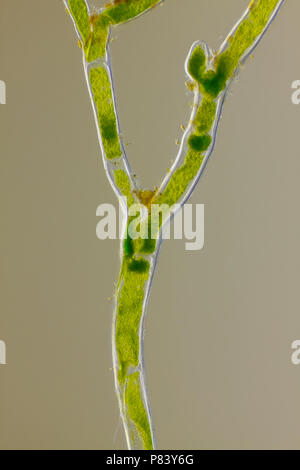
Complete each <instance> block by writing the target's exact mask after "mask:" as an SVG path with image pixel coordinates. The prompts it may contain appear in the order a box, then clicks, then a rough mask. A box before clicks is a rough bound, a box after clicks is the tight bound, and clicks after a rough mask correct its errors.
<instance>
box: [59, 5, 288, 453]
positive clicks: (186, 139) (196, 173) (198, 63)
mask: <svg viewBox="0 0 300 470" xmlns="http://www.w3.org/2000/svg"><path fill="white" fill-rule="evenodd" d="M183 1H184V0H183ZM162 3H163V2H162V1H161V0H115V1H112V2H111V3H108V4H107V5H106V6H105V7H104V8H102V9H100V10H96V9H95V8H94V9H93V10H92V9H91V7H90V5H89V2H88V1H87V0H64V4H65V6H66V9H67V11H68V13H69V14H70V16H71V18H72V20H73V23H74V26H75V30H76V33H77V36H78V41H79V45H80V47H81V48H82V52H83V66H84V72H85V76H86V80H87V84H88V89H89V93H90V97H91V102H92V106H93V110H94V115H95V121H96V126H97V132H98V138H99V143H100V147H101V152H102V157H103V163H104V167H105V170H106V174H107V177H108V179H109V181H110V183H111V186H112V188H113V190H114V191H115V193H116V195H117V197H118V198H119V199H120V201H121V202H122V209H123V220H124V231H123V237H122V240H121V250H120V254H121V270H120V276H119V281H118V285H117V291H116V296H115V298H116V305H115V310H114V316H113V333H112V342H113V367H114V376H115V386H116V392H117V396H118V401H119V406H120V413H121V417H122V421H123V424H124V429H125V434H126V439H127V444H128V448H129V449H145V450H151V449H154V448H155V447H156V444H155V436H154V431H153V424H152V419H151V413H150V407H149V402H148V398H147V393H146V385H145V368H144V354H143V339H144V320H145V314H146V310H147V304H148V299H149V293H150V289H151V283H152V279H153V275H154V271H155V266H156V261H157V257H158V252H159V249H160V246H161V242H162V230H163V227H165V226H166V224H168V223H169V222H170V220H171V218H172V217H173V216H174V212H175V210H178V208H181V207H182V206H183V204H184V203H185V202H186V201H187V200H188V198H189V197H190V196H191V194H192V192H193V190H194V189H195V186H196V185H197V183H198V181H199V179H200V177H201V175H202V173H203V171H204V168H205V166H206V164H207V161H208V159H209V157H210V156H211V154H212V152H213V149H214V145H215V140H216V133H217V129H218V124H219V120H220V116H221V113H222V108H223V104H224V100H225V97H226V95H227V91H228V88H229V86H230V85H231V83H232V81H233V79H234V77H235V76H236V75H237V73H238V71H239V69H240V67H241V65H242V64H243V63H244V62H245V61H246V59H247V58H248V57H249V55H250V54H251V53H252V51H253V50H254V49H255V47H256V46H257V45H258V43H259V42H260V40H261V39H262V37H263V36H264V34H265V33H266V31H267V29H268V28H269V26H270V25H271V23H272V22H273V20H274V18H275V17H276V15H277V13H278V11H279V9H280V8H281V6H282V5H283V3H284V0H252V1H251V2H250V5H249V6H248V8H247V10H246V11H245V13H244V14H243V15H242V17H241V18H240V20H239V21H238V22H237V23H236V24H235V26H234V27H233V28H232V30H231V31H230V33H229V34H228V36H227V38H226V39H225V41H224V42H223V44H222V45H221V47H220V49H219V50H218V51H217V52H213V51H212V50H211V49H210V48H209V47H208V46H207V45H206V44H205V43H204V42H200V41H197V42H195V43H194V44H193V45H192V47H191V50H190V52H189V54H188V56H187V59H186V62H185V71H186V75H187V78H188V82H187V83H188V86H189V88H190V89H191V90H192V91H193V93H194V106H193V110H192V114H191V117H190V120H189V123H188V125H187V127H186V130H185V132H184V134H183V136H182V140H181V144H180V148H179V152H178V155H177V157H176V159H175V161H174V163H173V165H172V167H171V169H170V171H169V172H168V173H167V174H166V176H165V178H164V180H163V181H162V183H161V185H160V186H159V187H158V188H156V189H155V190H153V191H150V190H143V189H141V188H138V187H136V183H135V178H134V176H133V173H132V170H131V168H130V166H129V163H128V159H127V155H126V152H125V148H124V145H123V141H122V138H121V132H120V125H119V118H118V112H117V106H116V100H115V93H114V86H113V78H112V70H111V63H110V47H109V43H110V33H111V30H112V28H115V27H117V26H118V25H120V24H122V23H126V22H128V21H130V20H133V19H135V18H137V17H139V16H140V15H142V14H144V13H146V12H148V11H150V10H151V9H152V8H154V7H156V6H158V5H159V4H162ZM224 3H226V2H224ZM224 7H225V8H226V6H224ZM200 8H201V1H199V9H200ZM128 27H130V26H128ZM125 201H126V202H125ZM136 203H140V204H142V205H143V207H144V208H145V209H146V214H147V215H146V217H144V219H143V220H142V221H141V222H140V223H141V231H143V227H144V230H148V227H149V226H151V210H152V208H153V207H154V205H158V204H164V205H165V206H167V207H169V210H168V211H167V212H165V213H164V215H163V217H162V218H161V220H160V222H159V224H158V225H157V227H156V230H154V233H153V231H151V234H147V235H148V237H146V236H145V237H141V238H139V239H133V238H131V237H130V234H129V232H128V226H129V223H130V222H132V219H133V216H131V215H130V208H131V207H132V206H133V205H134V204H136ZM153 210H154V209H153Z"/></svg>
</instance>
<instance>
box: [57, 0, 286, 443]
mask: <svg viewBox="0 0 300 470" xmlns="http://www.w3.org/2000/svg"><path fill="white" fill-rule="evenodd" d="M63 1H64V4H65V6H66V7H67V9H69V8H68V7H69V1H68V0H63ZM284 2H285V0H281V1H280V2H279V3H278V4H277V6H276V8H275V9H274V11H273V13H272V15H271V16H270V18H269V21H268V23H267V24H266V26H265V28H264V29H263V31H262V33H261V34H260V35H259V36H258V37H257V38H256V40H255V41H254V43H253V44H252V45H251V47H250V48H249V49H248V50H247V51H246V52H245V53H244V55H243V56H242V58H241V60H240V62H239V66H240V65H241V64H243V63H244V62H245V60H246V59H247V58H248V57H249V55H250V54H251V53H252V52H253V50H254V49H255V47H256V46H257V45H258V44H259V42H260V41H261V39H262V37H263V36H264V34H265V33H266V31H267V29H268V28H269V26H270V25H271V23H272V22H273V20H274V19H275V17H276V15H277V13H278V11H279V9H280V8H281V6H282V5H283V3H284ZM86 4H87V6H88V10H89V13H90V14H91V9H90V7H89V4H88V1H87V0H86ZM250 11H251V4H250V6H249V7H248V8H247V10H246V11H245V13H244V14H243V15H242V17H241V18H240V20H239V21H238V22H237V23H236V24H235V26H234V27H233V28H232V30H231V31H230V33H229V34H228V36H227V37H226V39H225V41H224V42H223V43H222V45H221V47H220V49H219V51H218V53H217V54H220V53H222V52H224V51H225V50H226V49H227V47H229V45H230V39H231V37H232V35H233V34H234V33H235V31H236V30H237V29H238V27H239V25H240V24H241V22H242V21H243V20H245V19H247V17H248V15H249V13H250ZM73 23H74V27H75V29H76V32H77V35H78V38H79V39H80V40H81V39H82V38H81V36H80V33H79V31H78V29H77V27H76V23H75V21H74V19H73ZM199 44H201V45H202V48H203V49H204V50H205V53H206V57H207V59H208V63H209V64H210V66H211V68H213V60H214V57H215V55H214V54H213V52H212V51H211V50H210V49H209V47H208V46H207V45H206V44H205V43H204V42H200V41H197V42H195V43H194V44H193V45H192V47H191V50H190V52H189V54H188V57H187V59H186V62H185V71H186V75H187V77H188V79H189V80H190V81H192V82H194V83H196V82H195V81H194V79H193V78H192V77H191V76H190V74H189V72H188V63H189V59H190V57H191V55H192V53H193V51H194V49H195V48H196V47H197V46H198V45H199ZM99 65H103V66H105V68H106V70H107V72H108V75H109V79H110V84H111V90H112V97H113V104H114V109H115V113H116V117H117V130H118V135H119V136H120V125H119V119H118V112H117V107H116V101H115V93H114V87H113V80H112V72H111V63H110V51H109V47H108V46H107V48H106V55H105V58H104V59H101V60H96V61H94V62H90V63H88V62H87V61H86V58H85V55H84V54H83V66H84V71H85V77H86V81H87V85H88V89H89V94H90V98H91V102H92V106H93V111H94V115H95V122H96V127H97V133H98V139H99V144H100V147H101V152H102V157H103V163H104V168H105V171H106V174H107V177H108V179H109V181H110V184H111V186H112V188H113V190H114V192H115V193H116V195H117V197H118V199H119V201H120V203H121V207H122V211H123V226H122V228H123V235H122V240H121V261H122V259H123V256H124V253H123V245H124V243H123V242H124V240H125V238H126V235H127V224H128V207H127V205H126V203H124V198H123V197H122V194H121V192H120V190H119V188H118V186H117V185H116V182H115V179H114V171H115V170H117V169H122V170H124V171H125V172H126V174H127V176H128V178H129V181H130V184H131V187H132V189H133V190H135V191H134V192H133V197H134V199H135V201H136V202H138V199H137V197H136V190H137V188H136V184H135V180H134V178H133V176H132V171H131V168H130V166H129V163H128V159H127V156H126V152H125V149H124V146H123V144H122V139H119V140H120V144H121V150H122V155H121V157H120V158H117V159H114V160H112V161H110V160H108V159H107V158H106V155H105V150H104V145H103V141H102V136H101V131H100V128H99V123H98V118H97V108H96V104H95V101H94V98H93V94H92V90H91V83H90V80H89V72H90V69H91V68H93V67H97V66H99ZM238 68H239V67H238ZM238 68H237V69H236V71H235V73H234V74H233V75H232V77H231V78H230V79H229V80H228V82H227V85H226V88H225V89H224V90H223V92H221V93H220V95H219V96H218V98H216V100H215V103H216V105H217V111H216V115H215V119H214V123H213V125H212V127H211V131H210V132H209V135H210V137H211V138H212V140H211V144H210V146H209V148H208V149H207V150H206V152H205V153H204V158H203V161H202V164H201V166H200V168H199V171H198V172H197V174H196V176H195V178H193V179H192V181H191V182H190V184H189V185H188V187H187V189H186V191H185V192H184V193H183V194H182V195H181V197H180V198H179V200H178V201H176V205H174V210H172V209H171V210H170V212H169V215H168V216H167V217H166V219H165V221H164V223H163V226H162V227H161V229H160V232H159V235H158V239H157V243H156V249H155V251H154V252H153V253H151V254H150V255H146V256H145V255H143V257H144V258H145V259H147V260H148V261H149V262H150V271H149V274H148V279H147V281H146V283H145V285H144V292H143V296H144V297H143V309H142V314H141V316H140V324H139V334H138V336H139V363H138V366H137V367H136V369H135V370H134V371H131V372H130V373H132V372H135V371H137V372H139V383H140V393H141V399H142V401H143V404H144V407H145V411H146V414H147V419H148V423H149V426H150V430H151V438H152V447H153V448H154V449H155V448H156V440H155V434H154V426H153V423H152V417H151V411H150V405H149V400H148V397H147V388H146V379H145V366H144V335H145V317H146V311H147V306H148V301H149V295H150V290H151V285H152V281H153V277H154V273H155V268H156V263H157V259H158V254H159V250H160V247H161V243H162V233H163V230H164V228H165V227H166V225H167V224H168V223H169V222H170V220H171V219H172V218H173V216H174V215H175V213H176V212H177V211H178V210H180V209H181V208H182V207H183V205H184V204H185V202H186V201H187V200H188V199H189V197H190V196H191V194H192V193H193V191H194V189H195V187H196V185H197V183H198V181H199V179H200V177H201V176H202V174H203V172H204V169H205V167H206V164H207V162H208V160H209V158H210V156H211V154H212V152H213V149H214V145H215V141H216V134H217V130H218V125H219V121H220V117H221V114H222V109H223V104H224V100H225V98H226V95H227V92H228V89H229V87H230V85H231V83H232V81H233V79H234V77H235V75H236V73H237V71H238ZM201 100H202V97H201V95H200V93H199V87H198V86H195V87H194V106H193V110H192V113H191V117H190V121H189V125H188V127H187V129H186V130H185V132H184V134H183V136H182V140H181V144H180V148H179V152H178V154H177V157H176V159H175V161H174V163H173V165H172V167H171V169H170V171H169V172H168V174H167V175H166V177H165V178H164V180H163V181H162V183H161V186H160V187H159V191H158V192H159V193H160V194H163V192H164V190H165V189H166V187H167V185H168V183H169V182H170V180H171V178H172V176H173V175H174V173H175V172H176V170H177V169H178V168H180V166H181V165H182V163H183V162H184V158H185V155H186V152H187V148H188V144H187V141H188V138H189V136H190V135H191V134H192V132H193V122H194V119H195V116H196V113H197V110H198V109H199V106H200V104H201ZM121 289H122V281H121V282H120V283H119V286H118V289H117V294H116V305H115V309H114V315H113V327H112V345H113V369H114V378H115V388H116V392H117V397H118V401H119V407H120V414H121V418H122V421H123V425H124V430H125V435H126V440H127V445H128V448H129V449H143V448H144V447H143V445H142V444H143V443H142V442H141V443H140V445H139V444H138V443H137V441H136V440H133V439H132V433H131V430H130V419H129V417H128V413H127V411H126V403H124V384H121V383H120V381H119V379H118V370H119V364H118V355H117V345H116V321H117V307H118V298H119V293H120V291H121ZM128 374H129V372H128Z"/></svg>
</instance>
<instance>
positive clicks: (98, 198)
mask: <svg viewBox="0 0 300 470" xmlns="http://www.w3.org/2000/svg"><path fill="white" fill-rule="evenodd" d="M247 4H248V0H226V1H223V0H167V1H166V2H165V4H164V6H163V7H160V8H157V9H155V10H154V11H153V12H152V13H151V14H148V15H145V16H144V17H143V18H141V19H139V20H138V21H136V22H132V23H131V24H129V25H126V26H123V27H120V28H119V29H118V30H117V31H115V32H114V34H113V36H114V39H115V40H114V42H113V44H112V56H113V69H114V72H115V81H116V90H117V95H118V99H119V108H120V117H121V124H122V130H123V134H124V139H125V141H126V142H129V143H130V145H129V146H128V152H129V157H130V160H131V162H132V166H133V167H134V168H135V169H136V171H137V172H138V174H139V175H140V181H141V182H142V184H143V185H144V186H148V187H153V186H154V185H155V184H158V183H159V181H160V179H161V177H162V176H163V175H164V172H165V170H166V168H167V167H168V166H169V165H170V161H171V159H172V158H174V156H175V153H176V151H177V148H176V146H175V141H176V140H177V139H178V138H179V137H180V135H181V130H180V124H181V123H184V122H186V119H187V116H188V112H189V104H190V97H189V96H187V93H186V90H185V87H184V80H185V77H184V72H183V63H184V59H185V56H186V54H187V52H188V50H189V47H190V46H191V44H192V42H193V41H194V40H196V39H205V40H206V41H207V42H208V43H209V44H210V45H211V47H213V48H217V47H218V45H219V44H220V42H221V41H222V39H223V38H224V36H225V35H226V34H227V32H228V31H229V29H230V28H231V27H232V25H233V23H234V22H235V21H236V20H237V18H238V17H239V15H240V14H241V13H242V11H243V10H244V8H245V7H246V6H247ZM299 14H300V3H299V1H298V0H288V1H287V2H286V5H285V6H284V8H283V9H282V11H281V13H280V16H279V17H278V19H277V20H276V23H275V24H274V25H273V26H272V29H271V30H270V31H269V34H268V35H267V36H266V37H265V39H264V41H263V43H262V44H261V45H260V47H259V48H258V49H257V51H256V52H255V57H254V60H250V61H249V62H248V63H247V65H246V67H245V70H243V71H242V73H241V74H240V78H239V81H237V82H236V83H235V84H234V86H233V88H232V93H231V96H229V97H228V99H227V103H226V106H225V110H224V114H223V119H222V122H221V125H220V129H219V134H218V139H217V146H216V150H215V153H214V155H213V158H212V159H211V161H210V163H209V166H208V168H207V171H206V172H205V175H204V177H203V178H202V180H201V183H200V185H199V187H198V188H197V190H196V191H195V193H194V196H193V199H192V201H193V202H194V203H204V204H205V208H206V218H205V223H206V225H205V239H206V241H205V248H204V249H203V250H202V251H200V252H186V251H185V249H184V242H183V241H176V242H175V241H168V242H166V243H165V244H164V246H163V249H162V251H161V256H160V263H159V269H158V272H157V276H156V279H155V282H154V285H153V291H152V296H151V301H150V305H149V312H148V318H147V333H146V345H145V349H146V351H145V352H146V365H147V379H148V384H149V395H150V399H151V406H152V410H153V416H154V421H155V425H156V429H157V440H158V446H159V447H160V448H166V449H176V448H178V449H198V448H199V449H216V448H217V449H254V448H259V449H267V448H271V449H286V448H294V449H300V431H299V424H300V403H299V396H300V366H298V367H297V366H293V365H292V364H291V359H290V357H291V343H292V341H294V340H295V339H299V338H300V312H299V306H300V305H299V304H300V300H299V275H300V248H299V236H300V223H299V200H300V189H299V175H300V159H299V150H298V147H299V141H298V135H299V119H300V107H297V106H295V105H292V103H291V83H292V81H293V80H296V79H300V67H299V60H298V43H299V39H300V36H299V34H300V33H299ZM0 79H2V80H5V81H6V84H7V104H6V105H5V106H3V105H2V106H0V139H1V140H0V151H1V160H0V165H1V168H0V191H1V197H0V212H1V245H0V256H1V264H0V277H1V279H0V285H1V296H0V311H1V316H0V339H3V340H5V341H6V343H7V360H8V364H7V365H6V366H0V448H1V449H19V448H21V449H49V448H50V449H66V448H70V449H90V448H99V449H105V448H106V449H118V448H124V447H125V442H124V438H123V431H122V428H121V425H120V420H119V415H118V408H117V402H116V398H115V395H114V385H113V375H112V371H111V340H110V331H111V316H112V308H113V305H112V301H111V300H109V298H110V297H111V296H112V294H113V284H114V282H115V280H116V277H117V272H118V242H117V241H99V240H97V239H96V235H95V227H96V223H97V218H96V216H95V213H96V207H97V206H98V204H100V203H102V202H106V203H107V202H111V203H115V202H116V201H115V198H114V195H113V193H112V190H111V188H110V187H109V184H108V182H107V180H106V178H105V174H104V170H103V168H102V162H101V159H100V153H99V148H98V143H97V137H96V131H95V126H94V121H93V116H92V111H91V106H90V102H89V98H88V93H87V90H86V86H85V82H84V76H83V71H82V63H81V52H80V50H79V49H78V47H77V46H76V39H75V34H74V30H73V27H72V25H71V23H70V19H69V18H68V16H67V15H66V13H65V11H64V8H63V5H62V1H61V0H51V1H49V0H48V1H46V0H26V2H25V1H24V0H16V1H14V2H12V1H11V0H0Z"/></svg>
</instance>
